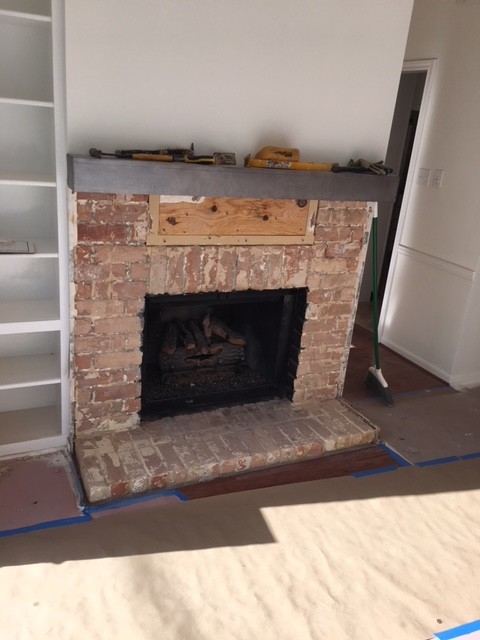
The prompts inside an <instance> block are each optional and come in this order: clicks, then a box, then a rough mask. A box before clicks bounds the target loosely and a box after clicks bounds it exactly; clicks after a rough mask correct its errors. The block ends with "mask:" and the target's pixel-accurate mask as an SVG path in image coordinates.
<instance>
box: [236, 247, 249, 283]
mask: <svg viewBox="0 0 480 640" xmlns="http://www.w3.org/2000/svg"><path fill="white" fill-rule="evenodd" d="M236 254H237V269H236V277H235V289H236V290H237V291H244V290H246V289H248V288H249V287H250V273H251V270H252V252H251V250H250V247H237V249H236Z"/></svg>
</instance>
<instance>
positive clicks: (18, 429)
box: [0, 405, 63, 457]
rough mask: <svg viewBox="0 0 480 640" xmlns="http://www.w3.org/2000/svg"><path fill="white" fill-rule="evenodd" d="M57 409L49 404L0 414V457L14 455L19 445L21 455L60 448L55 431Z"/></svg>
mask: <svg viewBox="0 0 480 640" xmlns="http://www.w3.org/2000/svg"><path fill="white" fill-rule="evenodd" d="M59 423H60V421H59V407H58V406H57V405H50V406H46V407H34V408H31V409H19V410H17V411H3V412H0V457H1V456H8V455H12V454H15V453H16V452H17V451H18V449H19V445H21V447H20V448H21V450H22V451H23V452H25V453H28V452H29V451H35V450H37V449H38V442H39V440H40V441H42V446H43V448H44V449H48V448H52V449H53V448H55V447H57V446H62V442H63V441H62V439H61V437H60V432H59Z"/></svg>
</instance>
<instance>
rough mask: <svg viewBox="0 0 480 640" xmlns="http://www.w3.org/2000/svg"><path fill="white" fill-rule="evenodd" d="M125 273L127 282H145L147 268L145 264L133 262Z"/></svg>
mask: <svg viewBox="0 0 480 640" xmlns="http://www.w3.org/2000/svg"><path fill="white" fill-rule="evenodd" d="M127 271H128V274H127V278H128V280H137V281H139V282H146V280H147V277H148V266H147V263H146V262H133V263H132V264H131V265H130V267H129V268H128V269H127Z"/></svg>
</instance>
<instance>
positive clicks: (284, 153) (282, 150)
mask: <svg viewBox="0 0 480 640" xmlns="http://www.w3.org/2000/svg"><path fill="white" fill-rule="evenodd" d="M255 158H256V159H257V160H275V161H276V162H282V161H283V160H286V161H291V162H298V161H299V160H300V151H299V150H298V149H292V148H291V147H263V149H260V151H259V152H258V153H256V154H255Z"/></svg>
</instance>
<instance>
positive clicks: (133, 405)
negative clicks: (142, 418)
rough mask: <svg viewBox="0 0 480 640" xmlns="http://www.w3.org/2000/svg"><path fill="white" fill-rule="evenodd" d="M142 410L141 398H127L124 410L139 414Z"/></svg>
mask: <svg viewBox="0 0 480 640" xmlns="http://www.w3.org/2000/svg"><path fill="white" fill-rule="evenodd" d="M141 408H142V401H141V400H140V398H125V399H124V400H123V410H124V411H127V412H129V413H137V412H138V411H140V409H141Z"/></svg>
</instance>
